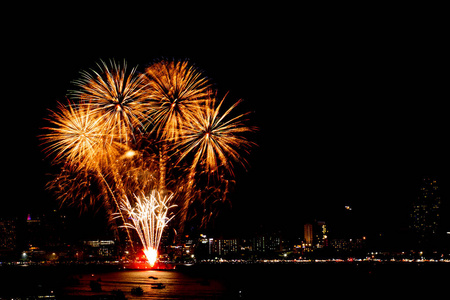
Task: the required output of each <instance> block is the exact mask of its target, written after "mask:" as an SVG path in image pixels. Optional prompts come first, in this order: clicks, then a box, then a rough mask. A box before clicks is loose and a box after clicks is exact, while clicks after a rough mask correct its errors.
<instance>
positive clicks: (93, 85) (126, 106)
mask: <svg viewBox="0 0 450 300" xmlns="http://www.w3.org/2000/svg"><path fill="white" fill-rule="evenodd" d="M110 65H111V66H108V65H107V64H106V63H105V62H103V61H102V62H101V64H98V67H99V69H100V72H97V71H94V70H92V72H91V73H89V72H82V73H81V74H82V78H81V79H79V80H77V81H75V82H74V83H75V84H76V85H77V86H78V87H79V90H76V91H73V95H74V96H76V97H78V98H79V99H80V100H81V102H82V103H86V102H87V103H90V104H91V105H93V106H94V111H95V112H97V113H99V114H100V115H102V117H103V118H104V122H105V125H106V126H107V128H108V129H109V131H111V133H112V134H111V135H110V136H111V137H114V138H115V139H117V140H119V141H120V142H124V143H125V144H127V143H128V142H129V139H130V137H134V132H135V130H141V128H142V124H143V122H144V121H145V120H146V118H147V110H148V109H149V105H148V102H147V101H145V100H146V89H145V84H144V82H143V76H140V75H139V76H138V75H136V69H135V68H133V69H132V70H131V71H130V72H127V65H126V63H124V64H123V66H122V65H120V64H118V63H116V62H114V61H111V62H110Z"/></svg>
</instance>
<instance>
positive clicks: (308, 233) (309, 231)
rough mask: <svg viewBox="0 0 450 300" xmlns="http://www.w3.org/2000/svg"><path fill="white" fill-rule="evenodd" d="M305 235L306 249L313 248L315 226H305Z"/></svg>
mask: <svg viewBox="0 0 450 300" xmlns="http://www.w3.org/2000/svg"><path fill="white" fill-rule="evenodd" d="M303 234H304V238H305V244H306V247H311V246H312V245H313V237H314V236H313V225H312V224H305V226H303Z"/></svg>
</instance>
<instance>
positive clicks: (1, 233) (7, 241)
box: [0, 218, 17, 254]
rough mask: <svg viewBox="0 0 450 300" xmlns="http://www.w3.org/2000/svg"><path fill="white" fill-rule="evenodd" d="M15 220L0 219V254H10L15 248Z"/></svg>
mask: <svg viewBox="0 0 450 300" xmlns="http://www.w3.org/2000/svg"><path fill="white" fill-rule="evenodd" d="M16 227H17V224H16V219H7V218H6V219H2V218H0V254H1V253H2V252H11V251H13V250H15V249H16V247H17V229H16Z"/></svg>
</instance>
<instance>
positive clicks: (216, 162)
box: [176, 97, 255, 175]
mask: <svg viewBox="0 0 450 300" xmlns="http://www.w3.org/2000/svg"><path fill="white" fill-rule="evenodd" d="M224 100H225V98H223V99H222V101H220V103H219V105H216V99H215V97H209V98H208V100H207V101H206V103H205V105H203V106H201V107H200V108H199V110H198V111H197V114H196V116H195V118H193V119H192V120H191V122H189V123H186V124H184V126H183V129H182V130H181V132H182V133H181V135H180V139H179V141H178V142H177V143H176V147H177V149H180V150H181V155H180V157H179V161H181V160H183V159H185V158H186V157H187V156H188V155H189V154H190V153H194V158H193V162H192V164H191V169H192V170H195V169H196V168H197V166H198V165H199V163H200V162H204V164H205V169H206V172H207V173H208V174H213V173H214V172H215V171H216V170H217V168H218V167H220V166H223V167H224V168H225V169H226V170H227V171H228V172H229V173H230V174H231V175H233V164H232V161H235V162H239V163H240V164H242V165H244V166H245V164H246V160H245V158H243V157H242V156H241V155H240V151H241V150H246V149H247V148H249V147H250V146H252V145H254V143H252V142H250V141H248V140H247V139H246V138H245V136H244V135H243V134H244V133H246V132H252V131H254V130H255V128H254V127H249V126H247V125H246V124H245V121H246V120H245V116H246V115H247V114H248V113H245V114H241V115H238V116H236V117H234V118H229V115H230V113H231V112H232V111H233V109H234V108H236V106H237V105H239V103H240V102H241V101H237V102H236V103H234V104H233V105H232V106H231V107H230V108H229V109H228V110H226V111H225V112H224V113H223V114H222V115H220V109H221V107H222V104H223V102H224Z"/></svg>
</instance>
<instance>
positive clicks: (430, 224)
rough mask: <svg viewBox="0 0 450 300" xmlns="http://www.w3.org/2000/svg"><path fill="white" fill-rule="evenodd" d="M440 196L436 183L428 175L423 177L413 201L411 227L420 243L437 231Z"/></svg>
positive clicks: (426, 240)
mask: <svg viewBox="0 0 450 300" xmlns="http://www.w3.org/2000/svg"><path fill="white" fill-rule="evenodd" d="M440 206H441V197H440V191H439V186H438V183H437V182H436V180H435V179H433V178H430V177H425V178H423V181H422V183H421V185H420V189H419V196H418V197H417V200H416V201H414V203H413V212H412V214H411V217H412V226H411V227H412V229H413V231H414V233H415V234H416V237H417V238H418V242H419V243H420V244H426V243H428V242H430V241H431V240H432V239H434V238H435V237H436V235H437V233H438V225H439V208H440Z"/></svg>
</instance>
